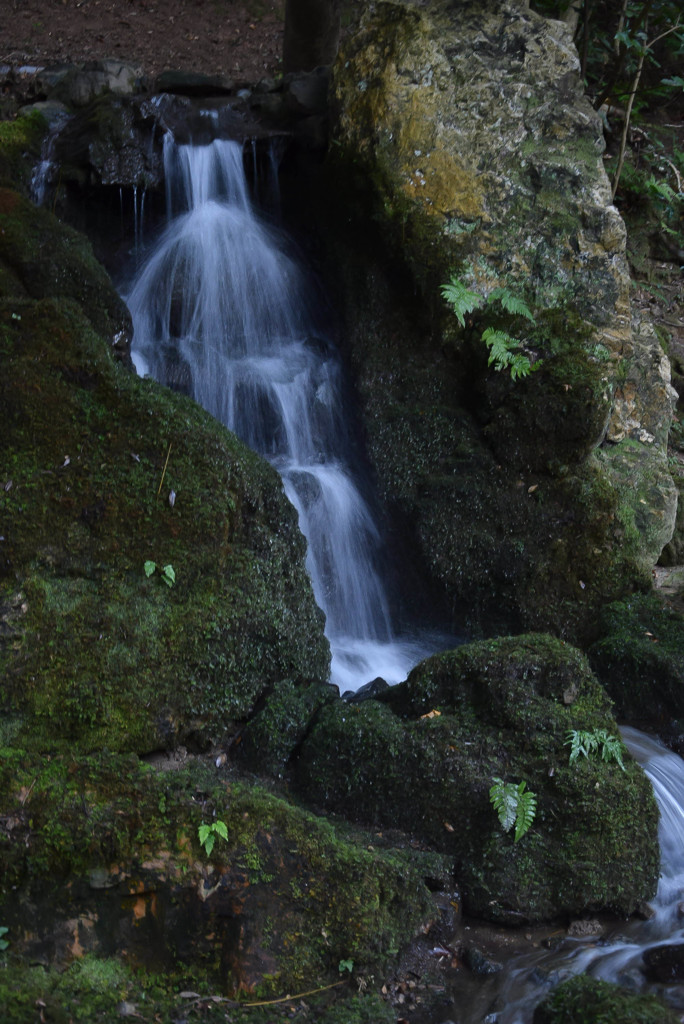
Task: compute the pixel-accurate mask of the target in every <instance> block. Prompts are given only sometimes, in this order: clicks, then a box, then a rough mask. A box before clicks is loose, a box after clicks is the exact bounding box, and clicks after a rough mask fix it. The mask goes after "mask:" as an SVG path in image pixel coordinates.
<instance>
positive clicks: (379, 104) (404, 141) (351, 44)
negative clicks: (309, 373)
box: [319, 0, 676, 642]
mask: <svg viewBox="0 0 684 1024" xmlns="http://www.w3.org/2000/svg"><path fill="white" fill-rule="evenodd" d="M578 67H579V65H578V60H577V57H576V54H575V52H574V50H573V47H572V43H571V40H570V38H569V35H568V34H566V29H565V28H564V26H562V25H561V23H560V22H553V21H549V20H546V19H544V18H541V17H539V16H538V15H536V14H535V13H534V12H532V11H530V10H529V8H528V5H526V4H523V3H518V2H516V0H511V2H510V3H505V4H501V3H498V2H497V3H494V2H491V3H490V2H487V0H481V2H479V3H475V4H467V5H463V4H457V5H454V4H447V3H433V4H431V5H430V7H429V10H426V9H425V7H424V6H422V5H419V4H417V3H412V2H403V0H397V2H395V0H386V2H381V3H378V4H374V5H373V6H372V7H370V8H367V9H364V14H363V17H362V19H361V21H360V24H359V25H358V26H357V27H356V29H355V31H352V32H350V33H349V34H348V37H347V39H346V41H345V43H344V45H343V48H342V52H341V54H340V57H339V60H338V62H337V65H336V67H335V73H334V97H335V100H334V106H335V120H334V128H333V132H334V145H333V146H332V147H331V150H330V156H329V159H328V163H327V166H326V177H325V188H324V189H323V190H321V201H320V210H319V216H320V217H323V218H327V220H328V223H330V224H331V235H332V236H333V237H334V239H335V241H334V244H333V245H331V257H330V259H331V264H332V267H333V270H332V273H331V277H332V278H333V279H334V281H335V284H336V286H337V289H338V292H339V295H340V304H341V306H342V307H343V308H344V309H345V311H346V317H347V323H346V325H345V337H346V338H347V339H348V345H349V355H350V359H351V362H352V366H353V369H354V373H355V375H356V379H357V383H358V388H359V393H360V396H361V402H362V411H363V417H364V425H365V428H366V431H367V437H368V443H369V454H370V457H371V460H372V462H373V464H374V467H375V469H376V471H377V476H378V480H379V483H380V487H381V492H382V497H383V500H384V502H385V505H386V507H387V508H388V509H389V510H390V512H391V513H392V516H393V517H394V521H395V523H397V524H398V525H397V531H396V536H395V544H396V552H397V556H398V557H403V558H404V559H405V560H406V559H407V558H408V559H409V560H410V559H411V557H414V558H415V559H416V560H418V561H420V560H422V564H423V566H427V568H428V571H429V573H430V576H431V578H432V580H433V581H434V582H436V583H437V584H438V587H439V589H440V590H441V592H442V595H443V597H444V598H445V601H446V603H447V605H448V608H449V610H450V612H451V614H452V615H453V616H454V619H455V621H456V623H458V622H459V617H461V616H462V615H463V609H464V606H465V607H466V608H467V609H469V610H468V611H467V612H466V614H467V615H469V617H470V619H471V622H472V623H473V625H475V626H479V627H480V628H482V629H484V630H487V631H495V630H496V629H497V628H498V629H501V625H502V620H503V621H505V620H506V619H508V622H509V624H512V625H513V626H514V627H515V628H518V626H519V625H522V626H523V627H525V628H533V629H543V630H547V629H548V630H550V631H552V632H555V633H558V634H559V635H562V636H565V637H567V638H568V639H574V640H576V641H577V640H581V641H582V642H584V641H585V640H586V639H589V638H591V637H592V634H593V629H594V620H595V614H596V610H597V608H599V607H600V606H601V605H602V604H603V603H605V602H606V601H610V600H615V599H616V598H618V597H620V596H622V595H623V594H625V593H628V592H631V591H633V590H634V589H640V588H648V586H649V572H650V569H651V568H652V566H653V564H654V563H655V561H656V560H657V558H658V555H659V553H660V550H661V549H662V547H663V545H664V544H665V543H667V541H668V539H669V536H670V535H671V533H672V529H673V526H674V514H675V505H676V491H675V488H674V485H673V482H672V479H671V477H670V475H669V473H668V467H667V461H666V450H665V446H666V435H667V430H668V427H669V422H670V419H671V413H672V400H673V396H672V391H671V388H670V387H669V366H668V365H667V363H666V361H664V360H663V358H662V352H661V351H660V347H659V345H658V343H657V339H656V338H655V335H654V333H653V332H652V331H650V332H649V330H648V329H643V330H642V329H641V328H640V327H639V328H638V329H635V330H632V327H631V322H630V309H629V290H628V288H629V278H628V273H627V264H626V260H625V231H624V225H623V224H622V222H621V220H620V218H619V216H618V214H617V212H616V210H615V208H614V207H613V206H612V204H611V198H610V187H609V184H608V180H607V177H606V174H605V171H604V169H603V165H602V161H601V154H602V152H603V148H604V143H603V138H602V130H601V125H600V121H599V119H598V117H597V115H596V113H595V112H594V111H593V110H592V109H591V107H590V106H589V104H588V103H587V101H586V100H585V99H584V98H583V97H582V94H581V82H580V80H579V75H578ZM331 191H334V192H335V193H336V194H341V195H342V197H343V200H342V201H341V202H339V203H337V204H334V209H333V204H330V202H329V195H330V192H331ZM336 211H339V216H337V213H336ZM451 273H455V274H456V275H457V276H458V278H459V279H460V280H461V281H463V282H464V283H465V284H466V285H467V286H468V287H469V288H470V289H472V290H474V291H475V292H476V293H477V294H478V295H480V296H481V298H482V302H481V307H480V309H479V310H476V311H474V312H473V314H472V316H470V317H469V319H468V321H467V322H466V323H465V325H464V327H463V328H461V327H460V326H459V325H458V323H457V321H456V318H455V317H454V316H453V314H452V313H450V312H449V311H448V309H447V308H446V306H445V305H444V303H443V302H442V300H441V297H440V285H442V284H443V283H445V282H446V281H447V280H448V278H449V276H450V274H451ZM502 287H503V288H506V289H508V291H509V293H512V294H514V295H517V296H519V297H521V298H524V299H526V301H527V302H528V304H529V305H530V306H531V308H532V311H533V313H534V316H535V319H536V323H535V324H534V325H532V324H530V323H529V322H528V321H526V320H525V319H524V318H522V317H516V316H515V315H513V314H510V313H506V312H505V311H502V310H501V309H500V308H498V307H497V309H496V310H495V311H493V307H492V306H491V305H490V306H486V305H485V299H486V298H487V297H489V296H491V295H492V293H493V292H494V290H495V289H497V288H502ZM487 327H494V328H496V329H499V330H504V331H506V332H508V333H509V334H510V335H511V336H513V337H516V338H518V339H519V340H520V342H521V344H522V345H523V347H524V351H525V352H526V353H527V354H528V355H529V357H530V358H531V359H532V360H541V365H540V367H539V369H538V370H537V371H536V372H535V373H533V374H532V375H531V376H530V377H528V378H526V379H524V380H518V381H516V382H512V381H511V379H510V377H507V376H506V375H504V374H496V373H495V371H494V370H493V369H492V368H489V367H488V366H487V350H486V348H485V346H484V344H483V342H482V340H481V336H482V332H483V330H484V329H486V328H487ZM407 553H410V554H407ZM407 576H409V574H408V573H407ZM409 578H412V577H409ZM461 621H462V619H461ZM509 628H510V626H509Z"/></svg>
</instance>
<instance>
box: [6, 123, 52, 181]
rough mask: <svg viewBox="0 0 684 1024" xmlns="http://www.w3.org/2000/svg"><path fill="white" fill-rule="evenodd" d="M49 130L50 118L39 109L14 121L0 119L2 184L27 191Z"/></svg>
mask: <svg viewBox="0 0 684 1024" xmlns="http://www.w3.org/2000/svg"><path fill="white" fill-rule="evenodd" d="M46 131H47V122H46V120H45V118H44V117H43V116H42V115H41V114H40V113H39V112H38V111H33V112H32V113H30V114H28V115H26V116H24V117H17V118H14V119H13V120H11V121H2V120H0V187H3V188H8V187H9V188H15V189H16V188H19V189H21V191H22V192H24V193H28V190H29V187H30V184H31V174H32V170H33V167H34V166H35V163H36V161H37V159H38V157H39V155H40V146H41V142H42V140H43V136H44V135H45V132H46Z"/></svg>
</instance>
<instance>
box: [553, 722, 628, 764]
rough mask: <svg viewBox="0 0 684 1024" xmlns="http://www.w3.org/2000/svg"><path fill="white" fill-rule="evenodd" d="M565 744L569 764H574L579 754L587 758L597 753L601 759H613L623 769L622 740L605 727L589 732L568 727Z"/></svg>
mask: <svg viewBox="0 0 684 1024" xmlns="http://www.w3.org/2000/svg"><path fill="white" fill-rule="evenodd" d="M565 746H566V747H570V758H569V764H574V762H575V761H576V760H577V758H578V757H580V756H582V757H586V758H587V759H588V758H589V757H591V755H592V754H598V755H599V756H600V758H601V760H602V761H615V763H616V764H618V765H619V766H620V768H622V770H623V772H624V771H625V766H624V763H623V761H622V742H621V740H620V738H619V737H618V736H613V734H612V733H609V732H608V730H607V729H594V730H592V731H591V732H589V731H584V730H582V729H568V733H567V739H566V741H565Z"/></svg>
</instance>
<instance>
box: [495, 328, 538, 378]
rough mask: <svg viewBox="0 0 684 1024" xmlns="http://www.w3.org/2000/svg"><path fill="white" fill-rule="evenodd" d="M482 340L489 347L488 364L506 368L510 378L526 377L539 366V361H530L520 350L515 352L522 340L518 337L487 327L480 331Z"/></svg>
mask: <svg viewBox="0 0 684 1024" xmlns="http://www.w3.org/2000/svg"><path fill="white" fill-rule="evenodd" d="M482 340H483V341H484V343H485V345H486V346H487V348H488V349H489V359H488V360H487V365H488V366H492V365H493V366H494V369H495V370H499V371H500V370H508V371H509V373H510V375H511V379H512V380H517V378H518V377H527V376H528V374H530V373H532V371H533V370H536V369H537V367H538V366H539V363H538V362H536V363H531V362H530V360H529V359H528V358H527V356H526V355H523V353H522V352H516V351H515V350H516V349H517V348H520V346H521V344H522V342H521V341H520V340H519V339H518V338H512V337H511V336H510V334H507V333H506V331H499V330H497V329H496V327H488V328H487V329H486V330H484V331H483V332H482Z"/></svg>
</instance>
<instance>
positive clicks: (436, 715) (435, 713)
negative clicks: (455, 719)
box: [420, 711, 442, 718]
mask: <svg viewBox="0 0 684 1024" xmlns="http://www.w3.org/2000/svg"><path fill="white" fill-rule="evenodd" d="M441 714H442V712H441V711H428V713H427V714H426V715H421V716H420V717H421V718H439V716H440V715H441Z"/></svg>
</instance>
